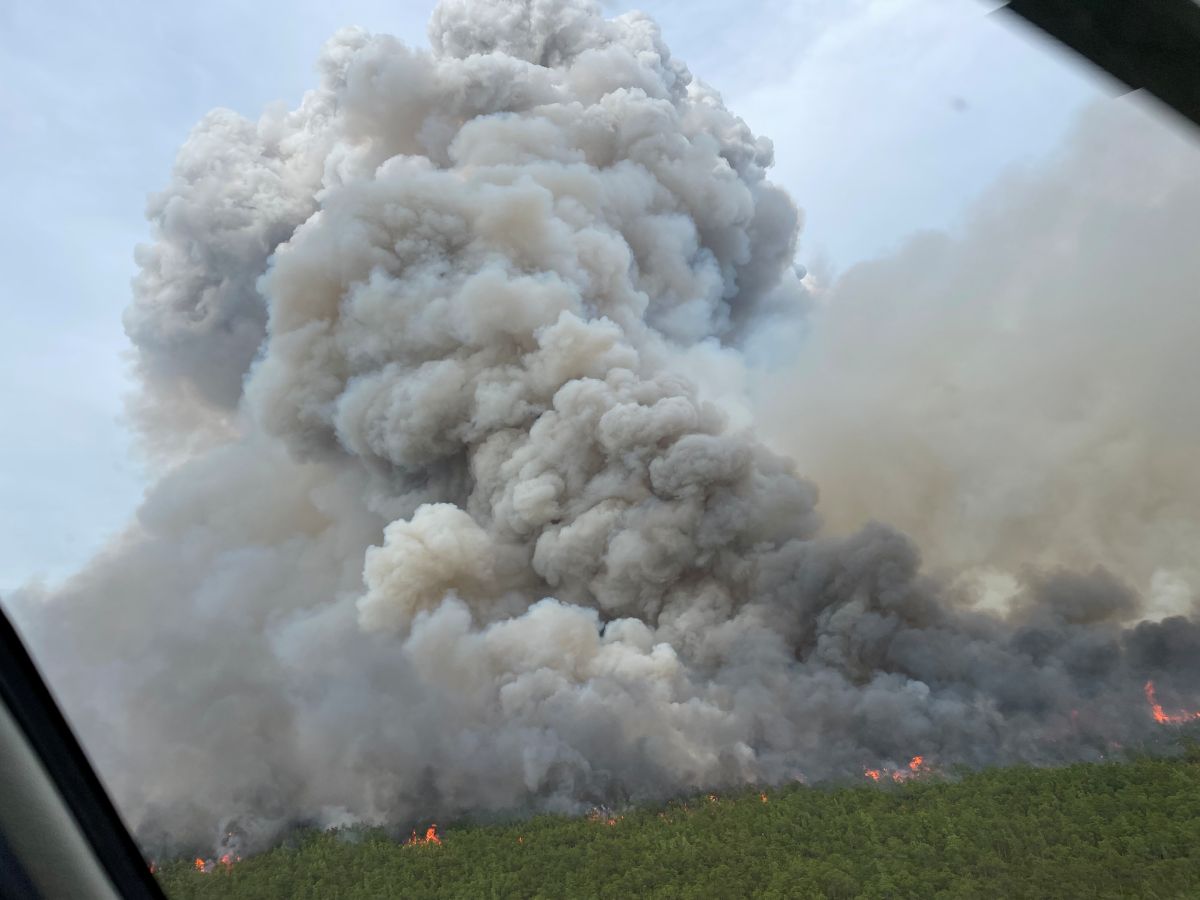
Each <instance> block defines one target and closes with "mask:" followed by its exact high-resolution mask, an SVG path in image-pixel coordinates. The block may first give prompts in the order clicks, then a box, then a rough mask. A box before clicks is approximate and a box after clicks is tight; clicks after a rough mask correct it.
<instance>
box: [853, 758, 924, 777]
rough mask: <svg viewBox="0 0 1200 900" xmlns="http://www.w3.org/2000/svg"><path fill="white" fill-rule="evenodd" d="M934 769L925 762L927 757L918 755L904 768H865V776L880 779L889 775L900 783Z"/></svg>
mask: <svg viewBox="0 0 1200 900" xmlns="http://www.w3.org/2000/svg"><path fill="white" fill-rule="evenodd" d="M932 771H933V769H931V768H930V767H929V766H927V765H926V764H925V757H924V756H919V755H918V756H914V757H913V758H912V759H910V760H909V761H908V765H907V766H906V767H905V768H903V769H864V770H863V776H864V777H865V778H870V779H871V780H872V781H880V780H882V779H883V777H884V776H887V777H888V778H890V779H892V781H894V782H896V783H897V784H899V783H900V782H902V781H908V780H910V779H912V778H918V777H920V776H921V775H925V774H928V773H929V772H932Z"/></svg>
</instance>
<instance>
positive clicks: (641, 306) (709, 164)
mask: <svg viewBox="0 0 1200 900" xmlns="http://www.w3.org/2000/svg"><path fill="white" fill-rule="evenodd" d="M430 36H431V43H432V52H424V51H415V50H410V49H408V48H406V47H404V46H403V45H401V44H399V43H398V42H396V41H395V40H394V39H392V38H390V37H382V36H371V35H368V34H366V33H363V32H361V31H354V30H349V31H344V32H341V33H339V34H338V35H337V36H336V37H335V38H334V39H333V40H332V41H331V42H330V44H329V45H328V46H327V48H326V50H325V52H324V54H323V56H322V59H321V75H322V81H321V86H320V88H318V89H317V90H316V91H314V92H312V93H311V94H309V95H308V96H307V97H306V98H305V99H304V101H303V103H302V104H301V106H300V108H299V109H298V110H296V111H294V112H291V113H288V114H286V115H277V114H270V115H268V116H266V117H264V118H263V119H262V120H260V121H259V122H257V123H253V122H247V121H244V120H243V119H241V118H239V117H237V116H235V115H234V114H232V113H228V112H216V113H213V114H211V115H210V116H209V117H207V118H206V119H205V120H204V121H203V122H202V123H201V124H200V125H199V126H198V128H197V129H196V131H195V132H194V133H193V135H192V136H191V137H190V138H189V140H188V142H187V144H186V145H185V147H184V148H183V150H182V151H181V154H180V158H179V162H178V164H177V166H176V171H175V174H174V178H173V181H172V183H171V185H170V187H169V188H168V190H167V191H166V192H165V193H163V194H162V195H161V196H159V197H157V198H155V199H154V201H153V202H152V204H151V214H152V215H153V217H154V220H155V222H156V225H157V230H158V237H157V243H156V244H155V245H154V246H153V247H149V248H143V249H141V250H140V251H139V260H140V262H141V265H142V274H141V276H140V277H139V279H138V281H137V284H136V294H135V301H134V304H133V306H132V308H131V309H130V311H129V312H128V313H127V318H126V321H127V326H128V329H129V332H130V334H131V336H132V337H133V339H134V341H135V344H136V346H137V349H138V367H139V371H140V372H141V374H142V376H143V378H144V380H145V398H144V403H143V410H144V411H145V412H147V415H146V416H145V418H144V419H143V421H144V423H145V427H146V428H147V429H149V437H150V439H151V440H152V441H154V442H157V443H161V444H164V445H170V446H176V447H178V446H181V445H186V444H188V436H189V435H193V434H195V433H196V432H197V430H200V429H204V430H206V431H207V433H208V435H209V437H208V440H209V441H210V442H213V441H215V442H216V444H215V446H210V447H209V449H207V450H205V451H203V452H199V453H194V454H193V455H192V456H191V457H190V458H189V459H188V460H187V461H186V462H184V463H183V464H181V465H179V466H178V467H177V468H176V469H174V470H173V471H172V472H171V473H170V474H169V475H167V476H166V477H165V478H163V479H162V481H161V482H160V483H159V484H158V485H157V486H155V487H154V488H153V489H152V490H151V491H150V493H149V495H148V497H147V499H146V501H145V504H144V506H143V507H142V509H141V510H140V512H139V515H138V519H137V521H136V523H135V524H134V525H133V526H131V527H130V529H129V530H128V531H127V533H125V534H124V535H123V536H122V537H121V538H120V539H119V540H118V541H116V542H115V543H114V544H113V545H112V546H111V547H110V549H109V550H108V551H107V552H106V553H105V554H103V555H102V556H101V557H99V558H98V559H96V560H94V561H93V562H92V563H91V564H90V565H89V566H88V567H87V568H86V569H85V570H84V571H83V572H81V573H80V574H79V575H78V576H76V577H75V578H74V579H72V580H71V581H70V582H68V583H67V584H66V585H64V586H62V587H61V588H57V589H55V590H53V591H50V592H37V591H33V590H29V591H26V592H25V593H24V594H23V595H20V596H18V597H16V598H12V602H13V604H14V605H15V607H16V610H17V612H18V617H19V621H20V622H21V624H22V625H23V626H24V628H25V631H26V634H27V636H28V637H29V639H30V641H31V643H32V644H33V646H34V648H35V649H36V651H37V652H38V656H39V658H40V659H41V661H42V663H43V664H44V666H45V667H46V669H47V671H48V673H49V675H50V678H51V681H52V682H53V684H54V686H55V687H56V689H57V690H58V692H59V693H60V695H61V697H62V699H63V701H64V703H65V705H66V707H67V709H68V711H69V713H70V715H71V716H72V718H73V720H74V721H75V723H76V724H77V727H78V728H79V730H80V731H81V733H82V735H83V737H84V739H85V742H86V743H87V745H88V747H89V749H90V750H91V751H92V753H93V755H94V757H95V759H96V761H97V764H98V766H99V768H100V769H101V771H102V772H103V773H104V774H105V775H106V777H107V780H108V782H109V784H110V785H111V787H112V789H113V791H114V792H115V794H116V796H117V797H118V799H119V801H120V804H121V806H122V807H123V809H124V810H125V811H126V813H127V814H128V816H129V818H130V820H131V822H132V823H133V825H134V827H135V828H136V829H137V830H138V832H139V834H141V835H142V836H143V838H144V839H146V840H147V841H151V842H157V841H165V842H169V841H186V840H203V839H206V838H209V837H210V836H211V834H212V832H213V831H214V829H216V828H218V827H220V825H221V824H222V823H225V822H227V821H229V820H231V819H236V820H237V821H238V823H239V827H248V825H247V823H251V824H254V823H256V827H265V825H264V823H265V824H267V825H269V824H270V823H277V824H281V825H282V824H287V823H291V822H296V821H318V822H336V821H345V820H371V821H404V820H405V819H406V818H407V817H412V816H418V815H429V814H434V813H436V814H437V815H438V816H439V817H441V816H446V815H454V814H462V813H486V812H488V811H501V812H504V811H512V810H519V809H530V808H549V809H566V810H569V809H578V808H580V806H581V805H582V804H587V803H594V802H612V801H614V800H618V801H619V800H622V799H630V798H647V797H653V796H661V795H663V794H668V793H671V792H676V791H682V790H690V789H694V788H698V787H716V786H722V785H731V784H737V783H744V782H750V781H780V780H786V779H790V778H794V777H801V776H803V777H807V778H810V779H814V778H823V777H832V776H839V775H846V774H856V775H859V776H860V777H861V772H862V767H863V766H864V765H867V764H879V763H880V762H883V763H888V762H892V763H895V762H898V761H901V760H903V759H907V758H908V757H909V756H910V755H912V754H914V753H918V752H919V753H923V754H926V756H927V757H929V758H931V759H936V760H938V761H940V762H942V763H956V762H961V763H967V764H971V765H980V764H986V763H993V762H1003V761H1013V760H1030V761H1038V762H1045V761H1053V760H1059V759H1070V758H1080V757H1094V756H1096V755H1098V754H1100V753H1102V752H1105V751H1106V750H1107V749H1108V747H1109V742H1110V741H1114V740H1117V741H1129V740H1138V739H1139V738H1141V737H1143V736H1145V735H1146V734H1148V733H1149V732H1150V729H1151V728H1153V727H1154V726H1153V722H1152V720H1151V719H1150V717H1149V716H1148V714H1147V711H1146V710H1145V708H1144V700H1143V698H1142V694H1141V685H1142V682H1143V681H1144V680H1145V678H1146V677H1147V676H1151V675H1152V676H1154V677H1157V678H1159V679H1160V694H1161V695H1162V696H1163V697H1164V698H1168V697H1170V696H1171V695H1172V693H1173V692H1174V691H1177V690H1178V689H1179V688H1180V687H1182V686H1184V685H1186V683H1187V682H1186V681H1185V680H1184V679H1186V678H1192V679H1194V678H1195V677H1196V676H1197V675H1200V652H1197V651H1198V650H1200V629H1197V627H1196V626H1195V625H1193V624H1191V623H1190V622H1189V621H1188V620H1185V619H1176V620H1172V621H1169V622H1166V623H1162V624H1152V623H1143V624H1141V625H1138V626H1137V627H1136V628H1133V629H1132V630H1127V629H1126V628H1125V627H1124V626H1123V625H1122V624H1120V623H1124V622H1126V621H1127V620H1129V619H1131V618H1133V617H1135V616H1136V612H1137V609H1138V602H1139V601H1138V598H1137V597H1136V596H1135V595H1134V594H1133V593H1132V592H1131V591H1130V590H1129V589H1128V588H1127V587H1125V586H1124V585H1123V584H1122V583H1120V582H1119V581H1118V580H1116V579H1115V578H1113V577H1112V576H1110V575H1108V574H1106V573H1105V572H1104V571H1103V570H1100V569H1097V570H1095V571H1088V572H1085V573H1084V574H1071V573H1068V572H1065V571H1054V572H1050V573H1049V574H1046V573H1043V574H1040V575H1037V576H1031V577H1030V579H1029V580H1028V583H1027V585H1026V586H1025V589H1024V593H1023V594H1022V596H1021V597H1020V598H1018V600H1017V601H1016V603H1015V608H1014V610H1013V612H1012V614H1011V616H1009V617H1008V618H1007V619H1004V620H1002V619H1000V618H997V617H989V616H986V615H982V614H978V613H972V612H964V611H962V610H961V609H960V607H959V606H958V604H957V602H956V598H955V597H954V596H953V595H952V594H951V593H948V592H947V591H946V590H945V589H942V588H939V586H938V585H937V584H935V583H934V582H933V581H931V580H929V579H927V578H926V577H924V576H922V575H921V573H920V565H919V559H918V555H917V552H916V550H915V549H914V546H913V544H912V543H911V542H910V541H909V540H908V539H906V538H905V537H904V536H903V535H901V534H900V533H898V532H896V531H894V530H891V529H889V528H887V527H884V526H881V525H870V526H868V527H866V528H865V529H864V530H862V531H861V532H859V533H857V534H855V535H853V536H851V537H848V538H837V539H832V538H823V537H821V536H820V534H819V532H818V520H817V516H816V512H815V504H816V491H815V489H814V488H813V487H812V486H811V485H810V484H809V483H808V482H806V481H805V480H803V479H802V478H800V477H799V476H798V475H797V474H796V473H795V472H794V471H793V466H792V464H791V463H790V462H788V461H787V460H786V459H783V458H781V457H779V456H777V455H774V454H773V453H771V452H768V450H766V449H765V448H764V446H762V445H761V444H760V443H759V442H758V441H757V440H756V439H755V437H754V436H753V435H752V434H750V433H749V432H747V431H744V430H742V429H740V428H737V427H734V426H733V425H731V424H730V423H729V422H728V421H727V420H726V417H725V415H724V413H723V412H722V410H721V408H720V407H719V406H718V405H716V404H715V403H714V402H712V401H711V400H710V399H706V398H705V397H704V396H703V395H702V394H701V392H700V391H699V389H698V388H697V387H696V386H695V385H696V384H697V383H700V382H699V381H698V380H697V379H696V378H693V377H689V373H697V372H702V371H703V370H704V369H705V368H706V367H707V366H709V365H717V364H720V363H721V362H722V360H724V359H726V358H727V357H728V354H730V353H734V352H736V350H735V348H737V347H738V346H739V345H740V344H741V342H742V341H744V340H745V339H746V337H747V335H750V334H752V333H753V331H754V326H755V323H756V322H758V321H761V320H762V318H763V317H764V316H767V314H768V313H770V314H772V315H775V314H781V311H785V310H788V309H793V310H796V309H802V308H804V307H805V306H806V304H808V303H809V299H810V298H809V297H808V295H807V292H806V291H805V289H804V288H803V287H802V286H801V284H800V282H799V281H798V280H797V277H796V273H795V272H794V271H793V269H792V259H793V254H794V251H795V247H796V241H797V235H798V231H799V216H798V213H797V210H796V208H795V206H794V205H793V204H792V202H791V201H790V200H789V199H788V197H787V196H786V195H785V194H784V193H782V192H781V191H780V190H779V189H778V188H776V187H775V186H773V185H772V184H771V183H770V182H769V181H767V180H766V178H765V172H766V170H767V168H768V167H769V166H770V164H771V154H772V151H771V145H770V144H769V143H768V142H767V141H766V140H764V139H761V138H756V137H755V136H754V135H753V134H751V132H750V131H749V130H748V128H747V127H746V125H745V124H744V123H743V122H741V121H740V120H739V119H737V118H736V117H735V116H733V115H732V114H731V113H730V112H728V111H727V110H726V109H725V108H724V106H723V105H722V102H721V99H720V97H719V96H718V95H717V94H716V93H715V92H713V91H712V90H710V89H708V88H706V87H705V86H703V85H701V84H699V83H698V82H696V81H695V80H693V79H692V78H691V76H690V75H689V73H688V70H687V69H686V68H685V67H684V66H683V65H682V64H681V63H680V62H678V61H677V60H675V59H673V58H672V57H671V56H670V54H669V52H668V50H667V48H666V47H665V46H664V44H663V43H662V41H661V39H660V37H659V34H658V31H657V29H656V27H655V26H654V24H653V23H652V22H651V21H650V20H648V19H647V18H645V17H644V16H641V15H636V14H634V15H627V16H622V17H620V18H617V19H615V20H612V21H606V20H605V19H603V18H602V17H601V16H600V15H599V13H598V12H597V11H596V9H594V8H593V7H592V6H591V5H588V4H587V3H585V2H583V0H508V2H501V3H497V2H489V3H479V4H468V3H465V2H462V0H444V2H443V3H442V4H441V5H440V6H439V8H438V9H437V10H436V11H435V13H434V15H433V19H432V22H431V26H430ZM1010 263H1011V264H1012V265H1018V264H1019V261H1017V260H1012V261H1010ZM701 380H702V379H701ZM808 427H812V428H820V427H821V423H820V422H812V423H810V424H809V426H808ZM864 428H865V429H866V430H868V431H869V428H870V423H869V422H867V423H865V424H864Z"/></svg>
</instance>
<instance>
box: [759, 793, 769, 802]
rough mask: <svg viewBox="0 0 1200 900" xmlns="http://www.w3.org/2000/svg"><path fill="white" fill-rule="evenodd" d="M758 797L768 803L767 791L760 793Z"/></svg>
mask: <svg viewBox="0 0 1200 900" xmlns="http://www.w3.org/2000/svg"><path fill="white" fill-rule="evenodd" d="M758 799H759V800H761V801H762V802H763V803H766V802H767V795H766V794H765V793H762V794H759V795H758Z"/></svg>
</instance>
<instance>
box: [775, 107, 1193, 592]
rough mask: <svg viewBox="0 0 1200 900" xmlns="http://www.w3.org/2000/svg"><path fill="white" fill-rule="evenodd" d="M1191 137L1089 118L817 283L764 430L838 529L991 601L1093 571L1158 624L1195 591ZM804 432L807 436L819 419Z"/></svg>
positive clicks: (1134, 115)
mask: <svg viewBox="0 0 1200 900" xmlns="http://www.w3.org/2000/svg"><path fill="white" fill-rule="evenodd" d="M1198 235H1200V144H1198V143H1197V141H1196V139H1195V135H1194V134H1191V133H1187V132H1184V131H1183V130H1182V129H1179V130H1176V129H1175V128H1174V127H1173V120H1170V119H1167V118H1165V117H1164V116H1163V115H1161V114H1159V115H1152V114H1151V111H1148V110H1143V109H1140V108H1139V107H1137V106H1132V105H1127V104H1114V103H1106V104H1103V105H1099V106H1097V107H1095V108H1092V109H1090V110H1088V111H1087V112H1086V113H1085V115H1084V116H1083V117H1082V119H1081V121H1080V122H1079V123H1078V125H1077V126H1076V128H1075V130H1074V132H1073V133H1072V134H1071V135H1070V137H1069V139H1068V140H1067V141H1066V142H1065V144H1064V146H1063V147H1061V148H1060V149H1059V150H1058V151H1057V152H1056V153H1055V155H1054V156H1053V157H1052V158H1050V159H1049V160H1047V161H1045V162H1042V163H1039V164H1037V165H1033V166H1026V167H1024V168H1023V169H1018V170H1016V171H1013V172H1011V173H1009V174H1008V175H1007V176H1005V177H1004V178H1002V179H1001V180H1000V181H999V182H998V183H997V184H996V185H994V186H993V187H992V188H991V190H990V191H989V192H988V193H987V194H986V195H985V196H984V197H982V198H981V199H980V201H979V202H978V203H976V204H975V206H974V208H973V210H972V211H971V213H970V215H969V216H968V218H967V220H966V222H965V223H964V225H963V227H962V228H961V229H959V230H958V232H957V233H956V234H954V235H946V234H938V233H932V234H925V235H920V236H917V237H914V238H912V239H910V240H909V241H908V242H907V243H906V244H905V245H904V246H903V247H901V248H900V249H899V250H898V251H897V252H895V253H894V254H892V255H889V256H887V257H884V258H881V259H877V260H873V261H872V262H870V263H866V264H863V265H860V266H857V267H855V268H854V269H852V270H850V271H848V272H846V273H845V274H844V275H843V276H841V277H840V278H838V279H837V280H835V281H833V282H832V283H830V284H828V285H826V286H825V287H824V288H823V289H821V290H820V291H819V293H820V294H821V302H819V303H818V304H816V308H815V311H814V313H813V315H812V316H811V317H810V319H809V321H808V322H807V323H806V324H807V327H808V329H809V331H808V337H807V341H806V342H805V343H804V345H803V349H802V351H801V352H798V353H794V354H793V355H792V356H791V357H790V358H789V360H788V362H787V364H786V365H784V366H777V367H775V368H774V369H773V370H772V371H771V372H770V373H769V375H768V376H767V378H766V380H765V383H764V384H763V385H762V386H761V388H762V389H761V391H760V394H761V395H762V404H761V408H760V409H759V420H760V421H761V422H762V423H763V428H762V431H761V433H762V434H763V436H764V437H767V438H768V439H769V440H770V441H771V442H772V443H773V445H775V446H777V447H780V448H782V449H784V450H785V452H786V453H787V454H788V455H789V456H791V457H793V458H795V459H796V460H797V461H798V463H799V465H800V466H801V467H802V468H803V470H804V471H805V472H806V474H808V475H809V476H811V477H812V478H813V479H814V480H815V481H816V482H817V483H818V484H820V485H821V489H822V511H823V514H824V516H825V519H826V523H827V525H828V526H830V527H831V528H832V529H834V530H837V531H841V532H846V531H850V530H852V529H854V528H856V527H858V526H859V525H861V524H862V523H863V522H864V521H867V520H870V519H872V518H880V519H883V520H885V521H888V522H891V523H893V524H895V525H896V526H898V527H900V528H902V529H903V530H904V531H905V532H906V533H907V534H909V535H911V536H912V537H913V538H914V539H915V540H916V541H917V542H918V544H919V545H920V546H921V547H922V549H923V550H924V551H925V553H926V555H927V561H928V562H929V563H930V564H932V565H934V566H936V567H938V568H942V569H946V570H949V571H952V572H956V573H960V574H961V573H969V574H970V575H971V579H970V580H972V581H975V582H977V583H978V582H983V583H984V584H985V585H990V589H991V593H1004V592H1006V591H1011V590H1013V589H1014V588H1015V586H1016V585H1015V580H1014V578H1013V575H1014V573H1017V574H1019V571H1020V570H1021V569H1022V568H1023V567H1025V566H1029V565H1035V566H1038V567H1041V568H1046V567H1054V566H1069V567H1071V568H1079V569H1088V568H1091V567H1092V566H1095V565H1097V564H1102V565H1104V566H1105V567H1106V568H1108V569H1109V570H1110V571H1112V572H1113V573H1115V574H1118V575H1119V576H1120V577H1122V578H1123V579H1125V580H1127V581H1129V582H1130V583H1131V584H1132V585H1134V586H1136V587H1137V589H1138V590H1139V592H1140V593H1142V594H1143V595H1144V596H1145V597H1146V598H1147V601H1148V602H1149V604H1150V605H1151V606H1152V607H1154V608H1155V609H1156V610H1157V611H1158V613H1159V614H1160V615H1162V614H1167V613H1170V612H1176V613H1180V612H1184V613H1191V612H1192V611H1193V610H1194V608H1195V602H1196V598H1197V596H1200V568H1198V567H1197V564H1196V559H1195V552H1194V550H1195V547H1196V546H1197V543H1198V542H1200V518H1198V517H1197V516H1196V510H1197V509H1198V508H1200V473H1198V471H1197V469H1196V466H1195V465H1194V464H1193V460H1195V459H1196V458H1197V454H1198V453H1200V393H1198V392H1197V391H1196V388H1195V386H1196V385H1197V384H1200V356H1198V355H1197V354H1196V352H1195V340H1196V335H1197V334H1200V302H1198V301H1200V253H1198V252H1197V246H1196V241H1197V236H1198ZM814 423H816V424H815V425H814Z"/></svg>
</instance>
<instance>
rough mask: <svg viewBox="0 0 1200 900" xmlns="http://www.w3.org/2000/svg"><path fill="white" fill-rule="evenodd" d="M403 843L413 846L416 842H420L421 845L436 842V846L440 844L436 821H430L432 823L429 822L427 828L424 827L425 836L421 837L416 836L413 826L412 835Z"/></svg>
mask: <svg viewBox="0 0 1200 900" xmlns="http://www.w3.org/2000/svg"><path fill="white" fill-rule="evenodd" d="M404 843H405V844H411V845H414V846H415V845H417V844H421V845H429V844H437V845H438V846H440V845H441V843H442V839H441V838H440V837H439V836H438V830H437V823H432V824H430V826H429V827H428V828H426V829H425V837H423V838H419V837H417V831H416V829H415V828H414V829H413V832H412V836H411V837H410V838H409V839H408V840H407V841H405V842H404Z"/></svg>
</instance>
